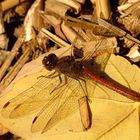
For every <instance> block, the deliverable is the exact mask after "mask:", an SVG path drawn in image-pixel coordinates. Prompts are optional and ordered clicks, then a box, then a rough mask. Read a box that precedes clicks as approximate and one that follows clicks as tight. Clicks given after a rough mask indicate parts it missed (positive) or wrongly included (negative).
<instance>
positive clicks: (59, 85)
mask: <svg viewBox="0 0 140 140" xmlns="http://www.w3.org/2000/svg"><path fill="white" fill-rule="evenodd" d="M58 77H59V80H60V83H59V84H58V85H57V86H56V87H55V88H54V89H53V90H52V91H51V93H50V94H52V93H53V92H54V91H55V90H57V89H59V88H61V87H63V86H64V85H66V84H67V77H66V76H65V75H64V79H65V82H64V84H62V78H61V76H60V74H58ZM61 84H62V85H61Z"/></svg>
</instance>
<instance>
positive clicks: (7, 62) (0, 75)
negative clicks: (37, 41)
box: [0, 37, 22, 80]
mask: <svg viewBox="0 0 140 140" xmlns="http://www.w3.org/2000/svg"><path fill="white" fill-rule="evenodd" d="M21 44H22V40H21V38H20V37H19V38H18V40H17V41H16V43H15V44H14V46H13V48H12V50H11V52H10V53H9V55H8V57H7V59H6V60H5V62H4V64H3V65H2V67H1V68H0V80H1V79H2V78H3V76H4V74H5V72H6V71H7V69H8V67H9V66H10V65H11V62H12V61H13V59H14V57H15V56H16V54H17V52H18V50H19V48H20V47H21Z"/></svg>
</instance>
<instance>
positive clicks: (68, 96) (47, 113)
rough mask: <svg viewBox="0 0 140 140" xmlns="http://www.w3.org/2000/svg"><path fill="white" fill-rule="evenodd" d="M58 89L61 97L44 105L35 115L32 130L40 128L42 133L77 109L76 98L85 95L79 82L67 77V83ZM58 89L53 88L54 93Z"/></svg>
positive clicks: (35, 130)
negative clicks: (48, 104) (49, 104)
mask: <svg viewBox="0 0 140 140" xmlns="http://www.w3.org/2000/svg"><path fill="white" fill-rule="evenodd" d="M60 89H61V93H60V95H61V97H59V98H57V99H56V100H55V102H53V103H52V104H51V106H50V107H48V106H47V105H45V106H44V108H43V109H42V110H41V111H40V112H39V114H38V115H37V116H36V117H35V119H34V121H33V123H32V132H37V131H40V130H42V133H43V132H45V131H47V130H49V129H51V128H52V127H53V126H54V125H56V124H57V123H58V122H59V121H61V120H63V119H64V118H66V117H67V116H69V115H70V114H72V113H73V112H74V111H76V109H78V99H79V98H81V97H82V96H84V95H85V94H84V93H83V89H82V88H81V86H80V85H79V82H78V81H77V80H74V79H71V78H68V84H66V86H64V87H62V88H60ZM60 89H58V90H55V93H54V94H57V92H60Z"/></svg>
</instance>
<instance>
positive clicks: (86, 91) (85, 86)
mask: <svg viewBox="0 0 140 140" xmlns="http://www.w3.org/2000/svg"><path fill="white" fill-rule="evenodd" d="M75 80H77V81H78V82H79V84H80V86H81V88H82V90H83V92H84V93H85V96H87V95H88V90H87V84H86V81H85V80H84V79H82V78H80V80H81V81H82V82H83V83H84V87H83V86H82V83H81V81H80V80H78V79H75ZM87 97H88V96H87Z"/></svg>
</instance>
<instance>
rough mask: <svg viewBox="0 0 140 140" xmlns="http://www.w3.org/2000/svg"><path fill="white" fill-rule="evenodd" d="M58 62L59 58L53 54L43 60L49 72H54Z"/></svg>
mask: <svg viewBox="0 0 140 140" xmlns="http://www.w3.org/2000/svg"><path fill="white" fill-rule="evenodd" d="M57 61H58V58H57V56H56V55H55V54H54V53H51V54H49V55H48V56H45V57H44V58H43V60H42V63H43V65H44V66H45V68H46V69H47V70H53V69H54V68H55V67H56V64H57Z"/></svg>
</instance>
